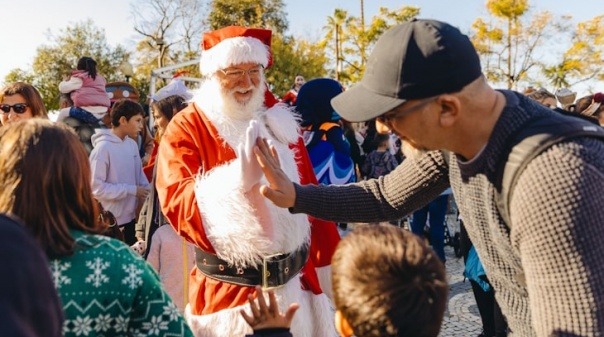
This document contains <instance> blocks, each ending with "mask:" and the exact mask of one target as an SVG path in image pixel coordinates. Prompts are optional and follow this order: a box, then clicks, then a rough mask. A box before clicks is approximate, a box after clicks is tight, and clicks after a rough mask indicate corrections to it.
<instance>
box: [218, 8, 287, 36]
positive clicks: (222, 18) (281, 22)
mask: <svg viewBox="0 0 604 337" xmlns="http://www.w3.org/2000/svg"><path fill="white" fill-rule="evenodd" d="M210 8H211V10H210V15H209V17H208V21H209V23H210V28H211V29H212V30H215V29H220V28H223V27H226V26H244V27H260V28H268V29H271V30H272V31H273V32H277V33H280V34H283V33H285V31H286V30H287V27H288V25H289V23H288V21H287V15H286V13H285V11H284V9H285V4H284V3H283V1H282V0H214V1H212V2H211V3H210Z"/></svg>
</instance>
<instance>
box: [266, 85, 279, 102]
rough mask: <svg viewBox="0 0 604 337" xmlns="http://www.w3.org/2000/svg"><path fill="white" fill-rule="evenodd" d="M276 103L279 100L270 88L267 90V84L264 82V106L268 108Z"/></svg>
mask: <svg viewBox="0 0 604 337" xmlns="http://www.w3.org/2000/svg"><path fill="white" fill-rule="evenodd" d="M277 103H279V100H278V99H277V98H276V97H275V95H273V93H272V92H271V91H270V90H268V84H266V90H265V91H264V106H266V107H267V108H270V107H272V106H273V105H275V104H277Z"/></svg>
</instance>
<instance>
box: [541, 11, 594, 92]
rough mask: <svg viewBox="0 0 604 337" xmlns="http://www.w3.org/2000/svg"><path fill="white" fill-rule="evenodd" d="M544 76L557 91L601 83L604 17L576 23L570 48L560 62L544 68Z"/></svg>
mask: <svg viewBox="0 0 604 337" xmlns="http://www.w3.org/2000/svg"><path fill="white" fill-rule="evenodd" d="M543 73H544V75H545V77H546V78H547V79H548V80H549V81H550V83H551V84H553V85H554V86H556V87H571V86H573V85H575V84H577V83H581V82H585V81H590V80H598V81H604V15H600V16H596V17H594V18H593V19H591V20H588V21H585V22H580V23H578V24H577V27H576V29H575V32H574V34H573V38H572V43H571V46H570V47H569V48H568V49H567V50H566V52H565V53H564V55H563V56H562V58H561V61H560V62H559V63H556V64H553V65H549V66H544V67H543ZM592 90H597V88H592Z"/></svg>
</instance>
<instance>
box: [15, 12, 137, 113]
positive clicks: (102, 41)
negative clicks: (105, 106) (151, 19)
mask: <svg viewBox="0 0 604 337" xmlns="http://www.w3.org/2000/svg"><path fill="white" fill-rule="evenodd" d="M48 35H49V38H48V41H49V43H48V44H45V45H42V46H40V47H38V50H37V54H36V56H35V57H34V61H33V64H32V68H31V70H26V69H15V70H12V71H11V72H10V74H9V75H8V76H7V77H6V79H5V81H6V83H10V82H13V81H17V80H22V81H26V82H29V83H31V84H32V85H34V86H35V87H36V88H37V89H38V91H40V94H41V95H42V98H43V99H44V104H45V105H46V108H47V109H48V110H54V109H57V108H58V97H59V83H60V82H61V81H62V80H63V79H64V78H67V77H68V76H69V75H70V73H71V71H72V70H74V69H75V68H76V65H77V62H78V59H79V58H80V57H82V56H90V57H92V58H93V59H95V61H96V62H97V70H98V73H99V74H101V75H103V76H104V77H105V78H106V79H107V82H111V81H117V80H120V79H123V78H124V76H123V74H121V72H120V71H119V69H118V68H119V65H120V64H121V63H122V62H123V61H124V60H125V59H127V57H128V54H127V53H126V51H125V50H124V49H123V48H122V47H121V46H117V47H115V48H112V47H110V46H109V45H108V44H107V40H106V38H105V31H104V30H102V29H100V28H98V27H96V26H95V25H94V23H93V22H92V21H91V20H87V21H84V22H80V23H76V24H74V25H73V26H68V27H67V28H65V29H63V30H61V31H60V32H59V34H58V35H53V34H52V33H51V32H48Z"/></svg>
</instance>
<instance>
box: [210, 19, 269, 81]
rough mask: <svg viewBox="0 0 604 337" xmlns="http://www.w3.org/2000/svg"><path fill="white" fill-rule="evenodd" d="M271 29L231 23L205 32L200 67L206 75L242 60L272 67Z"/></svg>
mask: <svg viewBox="0 0 604 337" xmlns="http://www.w3.org/2000/svg"><path fill="white" fill-rule="evenodd" d="M270 46H271V31H270V30H267V29H259V28H246V27H240V26H229V27H225V28H222V29H218V30H215V31H212V32H209V33H205V34H203V41H202V43H201V48H202V52H201V62H200V67H199V69H200V71H201V74H202V75H204V76H208V75H211V74H213V73H215V72H216V71H218V70H219V69H224V68H227V67H229V66H232V65H237V64H242V63H258V64H261V65H262V66H264V68H268V67H270V65H271V64H272V59H271V52H270Z"/></svg>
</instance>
